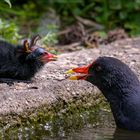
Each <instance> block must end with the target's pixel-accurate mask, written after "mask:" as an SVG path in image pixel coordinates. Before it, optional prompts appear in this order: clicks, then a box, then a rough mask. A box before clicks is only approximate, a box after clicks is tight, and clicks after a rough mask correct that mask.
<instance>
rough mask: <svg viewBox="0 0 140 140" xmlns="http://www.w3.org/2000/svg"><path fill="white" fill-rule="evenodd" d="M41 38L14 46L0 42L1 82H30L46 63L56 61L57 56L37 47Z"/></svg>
mask: <svg viewBox="0 0 140 140" xmlns="http://www.w3.org/2000/svg"><path fill="white" fill-rule="evenodd" d="M38 39H39V36H34V37H33V38H32V39H31V43H30V44H29V42H28V41H27V40H25V41H24V43H23V45H18V46H15V45H12V44H10V43H8V42H5V41H0V82H6V83H13V82H14V81H23V82H26V81H29V80H30V79H31V78H32V77H33V76H34V75H35V73H36V72H38V70H40V69H41V68H42V67H43V66H44V64H45V63H47V62H49V61H52V60H55V58H56V57H55V56H54V55H52V54H50V53H48V52H47V51H46V50H45V49H44V48H41V47H40V46H38V45H36V41H37V40H38Z"/></svg>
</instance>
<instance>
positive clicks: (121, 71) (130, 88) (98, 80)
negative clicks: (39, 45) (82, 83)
mask: <svg viewBox="0 0 140 140" xmlns="http://www.w3.org/2000/svg"><path fill="white" fill-rule="evenodd" d="M66 73H67V74H68V73H79V74H78V75H75V76H70V77H69V79H71V80H86V81H88V82H90V83H92V84H93V85H95V86H97V87H98V88H99V89H100V90H101V92H102V93H103V95H104V96H105V98H106V99H107V101H108V102H109V104H110V107H111V110H112V113H113V116H114V119H115V122H116V125H117V127H119V128H123V129H128V130H133V131H140V81H139V79H138V77H137V76H136V74H135V73H134V72H133V71H132V70H131V69H130V68H129V67H128V66H127V65H126V64H125V63H123V62H121V61H120V60H118V59H116V58H113V57H105V56H104V57H99V58H97V59H96V60H95V61H94V62H93V63H92V64H90V65H87V66H83V67H78V68H73V69H71V70H68V71H67V72H66Z"/></svg>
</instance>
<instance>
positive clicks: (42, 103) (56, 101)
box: [0, 38, 140, 126]
mask: <svg viewBox="0 0 140 140" xmlns="http://www.w3.org/2000/svg"><path fill="white" fill-rule="evenodd" d="M139 44H140V39H139V38H136V39H126V40H123V41H117V42H114V43H112V44H110V45H106V46H100V47H99V48H94V49H83V50H80V51H77V52H72V53H66V54H61V55H59V58H58V60H57V61H55V62H50V63H48V64H46V65H45V67H44V68H43V69H42V70H41V71H40V72H39V73H37V75H36V76H35V78H33V83H31V84H25V83H15V84H14V85H12V86H8V85H7V84H0V92H1V94H0V124H1V126H7V125H9V124H10V125H13V124H14V125H15V124H22V123H23V122H28V121H31V122H34V121H36V120H38V119H39V116H41V117H40V119H41V118H43V117H42V116H44V115H46V116H47V115H48V114H51V115H50V116H52V115H53V114H55V113H56V112H57V113H59V112H60V113H63V112H67V113H69V111H67V110H73V111H76V109H75V108H78V107H79V109H81V108H90V107H93V106H94V105H97V104H98V103H100V102H102V100H104V98H103V96H102V95H101V94H100V91H99V90H98V89H97V88H96V87H94V86H93V85H91V84H90V83H88V82H86V81H70V80H67V79H66V77H65V74H64V72H65V71H66V70H68V69H70V68H73V67H77V66H82V65H85V64H88V63H91V62H92V61H93V60H94V59H96V58H97V57H99V56H103V55H106V56H113V57H116V58H118V59H120V60H122V61H124V62H125V63H127V64H128V65H129V66H130V67H131V68H132V69H133V70H134V71H135V72H136V74H137V75H138V76H139V77H140V46H139Z"/></svg>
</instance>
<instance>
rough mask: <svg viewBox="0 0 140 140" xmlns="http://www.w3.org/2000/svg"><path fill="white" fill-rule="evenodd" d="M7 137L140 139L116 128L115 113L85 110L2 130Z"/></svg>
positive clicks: (40, 139)
mask: <svg viewBox="0 0 140 140" xmlns="http://www.w3.org/2000/svg"><path fill="white" fill-rule="evenodd" d="M0 134H1V138H0V139H4V140H8V139H10V140H14V139H15V140H16V139H19V140H30V139H31V140H140V134H139V133H134V132H129V131H124V130H116V128H115V124H114V120H113V117H112V114H111V112H108V111H103V110H100V109H99V110H97V111H95V110H94V111H83V112H81V113H78V114H77V113H75V114H73V113H72V114H69V115H67V116H64V115H60V114H57V115H56V116H53V117H52V118H51V119H49V121H48V120H47V119H42V120H40V122H36V123H34V124H32V125H31V124H30V125H29V124H26V125H25V126H19V127H18V126H16V127H12V128H10V129H8V130H6V129H5V130H4V129H1V131H0Z"/></svg>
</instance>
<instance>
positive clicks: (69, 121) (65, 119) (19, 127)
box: [0, 97, 108, 139]
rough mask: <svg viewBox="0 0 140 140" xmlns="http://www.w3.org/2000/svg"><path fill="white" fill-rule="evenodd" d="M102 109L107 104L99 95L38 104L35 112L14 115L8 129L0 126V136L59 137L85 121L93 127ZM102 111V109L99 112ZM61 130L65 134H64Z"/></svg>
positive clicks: (80, 126) (98, 122)
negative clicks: (48, 104) (49, 105)
mask: <svg viewBox="0 0 140 140" xmlns="http://www.w3.org/2000/svg"><path fill="white" fill-rule="evenodd" d="M102 110H108V105H107V104H106V102H105V101H104V100H103V98H102V97H100V98H98V99H97V102H95V101H94V100H93V99H92V98H91V97H82V98H81V100H72V101H71V102H65V101H63V100H62V101H59V102H58V103H56V104H54V105H51V107H46V106H45V105H44V106H42V107H40V108H39V109H38V110H36V111H34V113H33V112H32V113H29V112H28V117H27V116H26V115H21V116H18V117H17V118H15V120H16V121H17V122H16V123H15V124H14V125H11V126H10V127H9V126H8V127H7V128H6V127H5V128H4V127H3V128H2V127H1V130H3V131H1V132H0V138H2V135H4V137H5V138H7V139H8V138H10V137H11V135H12V138H13V139H17V137H18V135H22V137H24V138H25V135H28V136H27V137H28V138H33V137H34V136H37V137H38V136H40V137H42V138H43V136H44V135H45V136H51V137H52V136H53V137H56V136H60V135H65V134H68V133H69V132H74V131H75V130H77V129H81V128H82V127H83V126H85V125H87V124H91V125H92V126H96V125H97V124H100V121H101V118H102V117H99V115H97V114H99V113H100V112H101V111H102ZM102 112H103V111H102ZM63 133H64V134H63Z"/></svg>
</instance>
